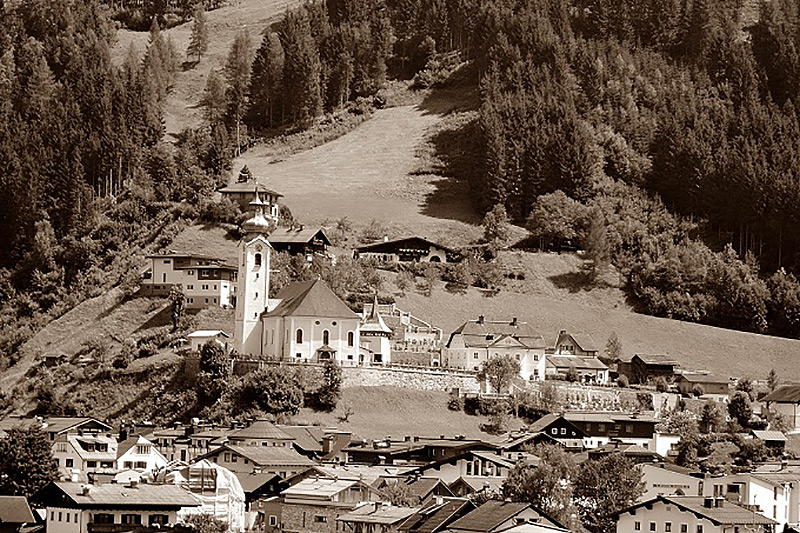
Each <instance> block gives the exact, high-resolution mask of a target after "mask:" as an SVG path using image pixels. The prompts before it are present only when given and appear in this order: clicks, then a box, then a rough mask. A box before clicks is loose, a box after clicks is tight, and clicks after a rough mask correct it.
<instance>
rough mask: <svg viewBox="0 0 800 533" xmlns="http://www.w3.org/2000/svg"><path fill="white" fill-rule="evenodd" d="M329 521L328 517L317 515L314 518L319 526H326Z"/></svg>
mask: <svg viewBox="0 0 800 533" xmlns="http://www.w3.org/2000/svg"><path fill="white" fill-rule="evenodd" d="M327 521H328V517H327V516H322V515H315V516H314V522H316V523H318V524H324V523H326V522H327Z"/></svg>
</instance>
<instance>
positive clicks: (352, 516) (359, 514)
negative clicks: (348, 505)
mask: <svg viewBox="0 0 800 533" xmlns="http://www.w3.org/2000/svg"><path fill="white" fill-rule="evenodd" d="M418 510H419V508H418V507H397V506H396V505H383V504H381V503H367V504H365V505H362V506H360V507H356V508H355V509H353V510H352V511H350V512H349V513H344V514H343V515H340V516H339V517H338V518H337V519H336V520H338V521H341V522H355V523H359V524H383V525H386V526H389V525H392V524H397V523H398V522H402V521H404V520H406V519H407V518H408V517H410V516H411V515H413V514H414V513H416V512H417V511H418Z"/></svg>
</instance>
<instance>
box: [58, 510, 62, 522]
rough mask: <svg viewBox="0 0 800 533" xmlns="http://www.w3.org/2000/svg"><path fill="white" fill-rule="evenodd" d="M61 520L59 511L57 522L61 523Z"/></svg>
mask: <svg viewBox="0 0 800 533" xmlns="http://www.w3.org/2000/svg"><path fill="white" fill-rule="evenodd" d="M61 520H62V518H61V511H59V512H58V521H59V522H61Z"/></svg>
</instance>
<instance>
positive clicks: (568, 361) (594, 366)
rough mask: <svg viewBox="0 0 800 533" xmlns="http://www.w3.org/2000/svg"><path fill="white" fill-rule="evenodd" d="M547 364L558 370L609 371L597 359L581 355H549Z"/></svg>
mask: <svg viewBox="0 0 800 533" xmlns="http://www.w3.org/2000/svg"><path fill="white" fill-rule="evenodd" d="M547 362H548V363H550V364H551V365H552V366H554V367H556V368H575V369H576V370H608V367H607V366H606V365H604V364H603V362H602V361H600V359H598V358H597V357H590V356H581V355H548V356H547Z"/></svg>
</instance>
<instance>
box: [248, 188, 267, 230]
mask: <svg viewBox="0 0 800 533" xmlns="http://www.w3.org/2000/svg"><path fill="white" fill-rule="evenodd" d="M255 193H256V197H255V199H254V200H253V201H252V202H250V207H252V208H253V210H254V211H255V214H254V215H253V217H252V218H250V219H248V220H246V221H244V222H243V223H242V229H243V230H244V231H245V232H246V233H269V231H270V230H271V229H272V225H271V224H270V222H269V220H267V219H266V218H265V217H264V207H267V206H269V204H266V203H264V202H262V201H261V198H260V197H259V196H258V186H256V189H255Z"/></svg>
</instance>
